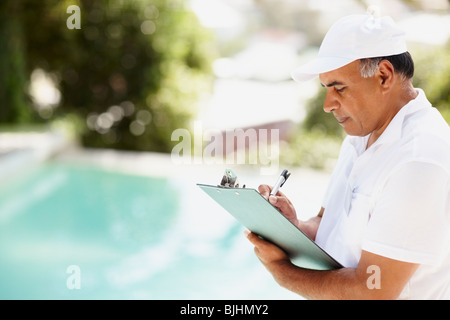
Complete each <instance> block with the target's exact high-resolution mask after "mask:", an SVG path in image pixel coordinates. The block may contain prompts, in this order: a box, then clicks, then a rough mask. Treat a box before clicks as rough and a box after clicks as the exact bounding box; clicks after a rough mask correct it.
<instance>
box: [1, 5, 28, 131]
mask: <svg viewBox="0 0 450 320" xmlns="http://www.w3.org/2000/svg"><path fill="white" fill-rule="evenodd" d="M19 10H20V6H19V5H18V4H17V3H16V2H14V1H5V0H4V1H2V2H0V44H1V46H0V101H1V102H2V103H1V107H0V123H10V122H14V123H24V122H28V121H30V119H31V118H32V111H31V109H30V107H29V104H28V103H27V99H26V95H25V87H26V76H25V75H26V74H25V57H24V52H23V47H24V44H23V37H22V36H21V35H22V30H21V27H22V26H21V23H20V20H19V19H16V18H15V16H16V15H17V12H18V11H19Z"/></svg>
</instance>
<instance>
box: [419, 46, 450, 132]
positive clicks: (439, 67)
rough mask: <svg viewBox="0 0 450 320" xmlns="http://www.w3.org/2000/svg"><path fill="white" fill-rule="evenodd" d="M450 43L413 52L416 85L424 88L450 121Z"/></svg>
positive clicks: (432, 101)
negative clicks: (441, 46)
mask: <svg viewBox="0 0 450 320" xmlns="http://www.w3.org/2000/svg"><path fill="white" fill-rule="evenodd" d="M449 49H450V44H449V45H447V47H443V48H427V50H425V49H423V48H422V49H418V50H417V51H416V52H414V53H413V58H414V63H415V68H416V70H415V75H414V80H413V83H414V86H415V87H418V88H422V89H423V90H424V91H425V93H426V95H427V98H428V100H429V101H430V102H431V104H432V105H433V106H434V107H436V108H438V109H439V111H440V112H441V113H442V115H443V116H444V118H445V119H446V121H447V122H448V123H450V77H449V74H450V50H449Z"/></svg>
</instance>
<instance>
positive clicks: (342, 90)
mask: <svg viewBox="0 0 450 320" xmlns="http://www.w3.org/2000/svg"><path fill="white" fill-rule="evenodd" d="M344 90H345V87H342V88H340V89H338V88H336V92H339V93H341V92H344Z"/></svg>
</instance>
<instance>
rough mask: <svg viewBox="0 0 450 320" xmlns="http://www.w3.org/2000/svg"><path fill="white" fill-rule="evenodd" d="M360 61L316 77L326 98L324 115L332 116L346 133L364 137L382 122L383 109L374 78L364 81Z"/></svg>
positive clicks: (375, 78)
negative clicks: (325, 91) (331, 114)
mask: <svg viewBox="0 0 450 320" xmlns="http://www.w3.org/2000/svg"><path fill="white" fill-rule="evenodd" d="M359 64H360V62H359V60H357V61H354V62H352V63H350V64H348V65H346V66H344V67H342V68H339V69H337V70H333V71H330V72H327V73H322V74H320V75H319V78H320V82H321V84H322V86H324V87H326V90H327V96H326V98H325V102H324V105H323V109H324V110H325V112H332V113H333V115H334V116H335V117H336V119H337V121H338V122H339V123H340V125H341V126H342V127H343V128H344V130H345V132H346V133H347V134H349V135H352V136H366V135H368V134H369V133H371V132H373V131H374V130H376V129H377V128H378V127H379V126H380V125H381V124H382V122H383V119H384V117H383V116H384V114H383V113H384V112H385V108H384V106H383V102H382V95H381V93H380V87H379V84H378V83H377V77H372V78H367V79H366V78H363V77H362V76H361V73H360V68H359Z"/></svg>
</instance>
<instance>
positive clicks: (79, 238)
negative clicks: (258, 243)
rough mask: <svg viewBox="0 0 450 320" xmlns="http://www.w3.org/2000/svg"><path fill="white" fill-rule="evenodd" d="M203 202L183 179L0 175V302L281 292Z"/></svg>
mask: <svg viewBox="0 0 450 320" xmlns="http://www.w3.org/2000/svg"><path fill="white" fill-rule="evenodd" d="M205 199H206V197H205V196H204V195H203V194H202V193H201V190H197V189H196V186H195V184H194V183H192V182H191V181H184V180H183V179H165V178H151V177H144V176H136V175H128V174H121V173H117V172H112V171H108V170H104V169H100V168H96V167H89V166H84V165H74V164H70V163H58V162H53V163H52V162H51V163H47V164H44V165H41V166H39V167H36V168H28V169H27V170H25V171H23V172H21V173H20V174H15V175H14V176H13V177H10V178H8V179H4V180H3V181H2V182H1V185H0V252H1V262H0V299H259V298H262V299H278V298H280V299H285V298H291V297H292V296H291V295H290V293H288V292H286V291H285V290H284V289H281V288H279V287H278V286H277V285H276V284H274V282H273V280H272V279H271V277H270V275H269V274H267V272H266V271H265V270H264V269H263V267H262V266H261V265H260V264H259V262H258V261H257V259H256V258H255V256H254V255H253V251H252V248H251V247H250V245H249V244H248V243H247V240H246V239H244V237H243V236H242V230H243V229H242V227H241V226H240V225H238V224H237V223H236V222H235V221H234V220H232V218H230V217H228V216H227V215H226V214H224V213H223V212H217V210H218V208H217V207H216V206H215V204H213V203H212V202H208V201H207V200H205ZM213 211H216V212H213Z"/></svg>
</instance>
